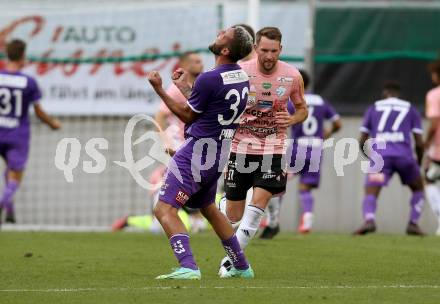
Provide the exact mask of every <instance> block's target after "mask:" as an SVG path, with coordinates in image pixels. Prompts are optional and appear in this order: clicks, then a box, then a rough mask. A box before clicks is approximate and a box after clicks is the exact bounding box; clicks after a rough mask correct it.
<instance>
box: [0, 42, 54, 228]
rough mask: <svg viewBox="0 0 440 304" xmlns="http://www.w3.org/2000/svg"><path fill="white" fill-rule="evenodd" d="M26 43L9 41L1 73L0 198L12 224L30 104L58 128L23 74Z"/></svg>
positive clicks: (25, 150)
mask: <svg viewBox="0 0 440 304" xmlns="http://www.w3.org/2000/svg"><path fill="white" fill-rule="evenodd" d="M25 52H26V44H25V43H24V42H23V41H21V40H12V41H11V42H9V43H8V44H7V45H6V56H7V59H8V62H7V65H6V69H5V70H2V71H0V156H1V157H2V158H3V159H4V160H5V161H6V166H7V167H6V172H5V186H4V189H3V191H2V194H1V197H0V222H1V211H2V209H4V210H5V213H6V222H9V223H15V213H14V204H13V198H14V194H15V193H16V192H17V190H18V187H19V185H20V182H21V180H22V177H23V171H24V168H25V165H26V161H27V159H28V153H29V140H30V124H29V113H28V112H29V107H30V106H31V105H32V104H33V106H34V109H35V114H36V115H37V117H38V118H39V119H40V120H41V121H43V122H44V123H46V124H47V125H48V126H50V127H51V128H52V129H53V130H56V129H59V128H60V127H61V125H60V123H59V121H58V120H56V119H53V118H51V117H49V116H48V115H47V114H46V113H45V112H44V110H43V109H42V107H41V105H40V104H39V100H40V99H41V92H40V89H39V88H38V85H37V82H36V81H35V79H33V78H32V77H30V76H28V75H26V74H23V73H22V72H21V69H22V68H23V67H24V65H25V62H26V59H25Z"/></svg>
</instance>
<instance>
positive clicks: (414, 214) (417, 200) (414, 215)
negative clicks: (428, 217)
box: [409, 191, 425, 224]
mask: <svg viewBox="0 0 440 304" xmlns="http://www.w3.org/2000/svg"><path fill="white" fill-rule="evenodd" d="M424 204H425V196H424V194H423V191H417V192H414V193H413V195H412V197H411V201H410V205H411V206H410V207H411V211H410V215H409V220H410V222H411V223H414V224H417V222H418V221H419V218H420V215H421V214H422V210H423V205H424Z"/></svg>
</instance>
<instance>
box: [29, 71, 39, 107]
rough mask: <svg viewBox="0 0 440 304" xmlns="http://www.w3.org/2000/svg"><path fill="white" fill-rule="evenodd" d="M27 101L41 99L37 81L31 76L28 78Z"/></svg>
mask: <svg viewBox="0 0 440 304" xmlns="http://www.w3.org/2000/svg"><path fill="white" fill-rule="evenodd" d="M28 88H29V101H31V102H34V103H35V102H38V101H39V100H40V99H41V96H42V94H41V91H40V88H39V87H38V84H37V82H36V81H35V79H33V78H31V77H30V78H29V87H28Z"/></svg>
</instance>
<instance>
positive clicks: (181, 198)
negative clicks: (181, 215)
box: [176, 190, 189, 205]
mask: <svg viewBox="0 0 440 304" xmlns="http://www.w3.org/2000/svg"><path fill="white" fill-rule="evenodd" d="M188 200H189V195H188V194H186V193H185V192H184V191H182V190H179V192H178V193H177V195H176V202H178V203H179V204H182V205H184V204H185V203H186V202H187V201H188Z"/></svg>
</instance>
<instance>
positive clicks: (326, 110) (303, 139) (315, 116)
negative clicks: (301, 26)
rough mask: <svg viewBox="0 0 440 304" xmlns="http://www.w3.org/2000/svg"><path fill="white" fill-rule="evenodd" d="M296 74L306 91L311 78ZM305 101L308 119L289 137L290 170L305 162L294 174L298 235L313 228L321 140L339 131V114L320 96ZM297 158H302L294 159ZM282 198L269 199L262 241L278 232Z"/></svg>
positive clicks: (303, 73)
mask: <svg viewBox="0 0 440 304" xmlns="http://www.w3.org/2000/svg"><path fill="white" fill-rule="evenodd" d="M299 72H300V73H301V76H302V78H303V81H304V88H305V89H307V87H308V85H309V82H310V77H309V75H308V74H307V73H306V72H305V71H304V70H300V71H299ZM305 99H306V103H307V108H308V111H309V116H308V117H307V119H306V120H305V121H304V122H303V123H302V124H297V125H294V126H292V128H291V137H292V138H293V139H294V140H295V141H294V143H293V147H292V158H291V161H290V162H291V165H290V166H291V167H293V166H294V165H295V163H297V162H298V161H300V162H301V164H302V162H304V166H303V168H302V170H301V171H299V172H298V173H297V174H298V175H299V176H300V180H299V189H298V190H299V199H300V202H301V206H302V216H301V222H300V226H299V227H298V232H300V233H308V232H310V230H311V229H312V224H313V205H314V199H313V195H312V189H315V188H318V187H319V182H320V178H321V173H320V170H321V161H322V145H323V140H325V139H327V138H329V137H330V136H332V135H333V134H334V133H336V132H338V130H339V129H340V128H341V119H340V116H339V114H338V113H336V111H335V109H334V108H333V107H332V106H331V105H330V104H329V103H328V102H326V101H325V100H324V99H323V98H322V97H321V96H319V95H316V94H312V93H307V94H305ZM287 109H288V110H289V113H294V111H295V109H294V108H293V106H292V105H291V104H290V103H289V104H288V106H287ZM325 121H330V122H331V127H330V128H324V124H325ZM298 150H303V152H302V153H298ZM298 155H299V156H298ZM297 157H301V158H302V159H301V160H297ZM284 197H285V196H281V197H274V198H272V199H271V200H270V203H269V206H268V209H267V211H268V219H269V222H268V226H267V227H266V228H265V229H264V231H263V233H262V234H261V238H263V239H271V238H273V237H274V236H275V235H276V234H277V233H278V232H279V230H280V228H279V214H280V209H281V202H282V200H283V198H284Z"/></svg>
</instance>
